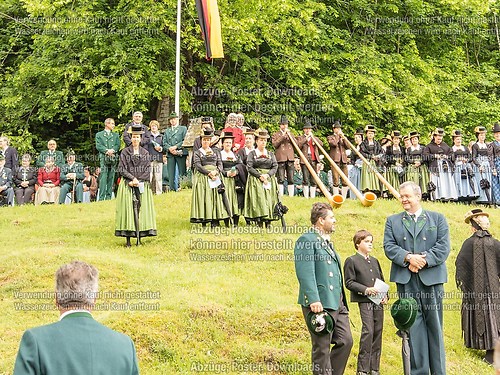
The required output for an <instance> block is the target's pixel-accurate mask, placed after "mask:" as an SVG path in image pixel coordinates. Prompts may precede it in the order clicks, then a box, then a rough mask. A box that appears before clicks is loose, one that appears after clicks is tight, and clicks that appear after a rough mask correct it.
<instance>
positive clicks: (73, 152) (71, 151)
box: [66, 149, 76, 159]
mask: <svg viewBox="0 0 500 375" xmlns="http://www.w3.org/2000/svg"><path fill="white" fill-rule="evenodd" d="M70 156H76V154H75V151H73V150H72V149H69V151H68V152H67V153H66V159H67V158H69V157H70Z"/></svg>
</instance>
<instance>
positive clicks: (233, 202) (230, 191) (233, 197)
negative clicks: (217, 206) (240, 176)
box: [221, 176, 241, 215]
mask: <svg viewBox="0 0 500 375" xmlns="http://www.w3.org/2000/svg"><path fill="white" fill-rule="evenodd" d="M221 179H222V183H223V184H224V186H225V188H226V196H227V200H228V201H229V207H231V214H233V215H240V214H241V210H240V209H239V207H238V196H237V194H236V185H235V181H234V178H233V177H224V176H221Z"/></svg>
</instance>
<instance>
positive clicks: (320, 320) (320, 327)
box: [306, 311, 335, 336]
mask: <svg viewBox="0 0 500 375" xmlns="http://www.w3.org/2000/svg"><path fill="white" fill-rule="evenodd" d="M306 323H307V328H309V331H310V332H312V333H313V334H315V335H318V336H321V335H326V334H328V333H330V332H333V329H334V328H335V322H334V321H333V318H332V317H331V315H330V314H328V312H326V311H322V312H320V313H313V312H312V311H310V312H309V314H307V317H306Z"/></svg>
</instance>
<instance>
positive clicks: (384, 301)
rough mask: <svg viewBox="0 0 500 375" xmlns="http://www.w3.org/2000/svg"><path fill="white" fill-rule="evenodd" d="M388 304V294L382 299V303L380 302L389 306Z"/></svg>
mask: <svg viewBox="0 0 500 375" xmlns="http://www.w3.org/2000/svg"><path fill="white" fill-rule="evenodd" d="M387 302H389V297H388V296H387V294H386V295H385V296H384V298H382V301H380V303H381V304H382V305H387Z"/></svg>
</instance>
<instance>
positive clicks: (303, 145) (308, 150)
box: [297, 119, 321, 198]
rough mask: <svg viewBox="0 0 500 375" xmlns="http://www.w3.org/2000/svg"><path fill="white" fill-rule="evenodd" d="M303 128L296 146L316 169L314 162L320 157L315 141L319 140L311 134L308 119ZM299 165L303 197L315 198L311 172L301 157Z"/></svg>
mask: <svg viewBox="0 0 500 375" xmlns="http://www.w3.org/2000/svg"><path fill="white" fill-rule="evenodd" d="M303 129H304V135H301V136H300V137H297V146H299V148H300V151H302V153H303V154H304V156H305V157H306V158H307V161H308V163H309V164H310V165H311V166H312V167H313V169H314V170H316V164H317V163H318V162H319V161H320V158H319V150H318V146H316V144H315V142H318V143H320V142H321V140H320V139H319V138H317V137H315V136H314V135H313V131H312V130H313V126H312V124H311V121H310V120H309V119H306V120H305V123H304V128H303ZM320 144H321V143H320ZM300 166H301V168H302V175H303V176H304V188H303V189H304V190H303V191H304V198H309V197H311V198H315V197H316V183H315V182H314V178H313V177H312V176H311V172H309V169H308V168H307V167H306V164H305V163H304V160H302V159H300Z"/></svg>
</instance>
